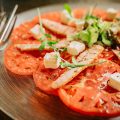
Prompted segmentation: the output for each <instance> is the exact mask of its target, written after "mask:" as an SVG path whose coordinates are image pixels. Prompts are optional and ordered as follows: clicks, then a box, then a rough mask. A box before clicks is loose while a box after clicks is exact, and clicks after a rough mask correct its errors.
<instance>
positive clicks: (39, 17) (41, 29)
mask: <svg viewBox="0 0 120 120" xmlns="http://www.w3.org/2000/svg"><path fill="white" fill-rule="evenodd" d="M37 11H38V19H39V24H40V31H41V33H43V34H44V33H45V31H44V29H43V25H42V19H41V14H40V9H39V8H38V9H37Z"/></svg>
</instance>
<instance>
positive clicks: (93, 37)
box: [88, 27, 99, 47]
mask: <svg viewBox="0 0 120 120" xmlns="http://www.w3.org/2000/svg"><path fill="white" fill-rule="evenodd" d="M89 34H90V39H89V41H88V46H89V47H91V46H92V45H93V44H94V43H96V42H97V40H98V36H99V31H98V28H97V27H89Z"/></svg>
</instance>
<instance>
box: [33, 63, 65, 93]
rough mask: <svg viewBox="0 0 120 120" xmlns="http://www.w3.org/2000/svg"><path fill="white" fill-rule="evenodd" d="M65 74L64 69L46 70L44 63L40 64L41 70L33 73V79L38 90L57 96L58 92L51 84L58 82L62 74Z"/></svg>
mask: <svg viewBox="0 0 120 120" xmlns="http://www.w3.org/2000/svg"><path fill="white" fill-rule="evenodd" d="M63 72H64V70H63V69H60V68H58V69H46V68H45V67H44V65H43V62H41V63H40V65H39V68H38V69H37V70H36V71H35V72H34V73H33V79H34V82H35V84H36V86H37V87H38V88H40V90H42V91H43V92H45V93H47V94H54V95H57V90H54V89H52V88H51V84H52V82H53V81H54V80H56V79H57V78H58V77H59V76H60V74H62V73H63Z"/></svg>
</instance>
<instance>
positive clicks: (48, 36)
mask: <svg viewBox="0 0 120 120" xmlns="http://www.w3.org/2000/svg"><path fill="white" fill-rule="evenodd" d="M44 35H45V36H46V37H47V38H51V37H52V36H51V34H47V33H45V34H44Z"/></svg>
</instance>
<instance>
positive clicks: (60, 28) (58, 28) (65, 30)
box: [42, 19, 75, 36]
mask: <svg viewBox="0 0 120 120" xmlns="http://www.w3.org/2000/svg"><path fill="white" fill-rule="evenodd" d="M42 23H43V26H44V27H46V28H47V29H49V30H50V31H52V32H54V33H57V34H60V35H65V36H66V35H69V34H72V33H74V32H75V28H73V27H70V26H67V25H62V24H61V23H58V22H55V21H51V20H47V19H42Z"/></svg>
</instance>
